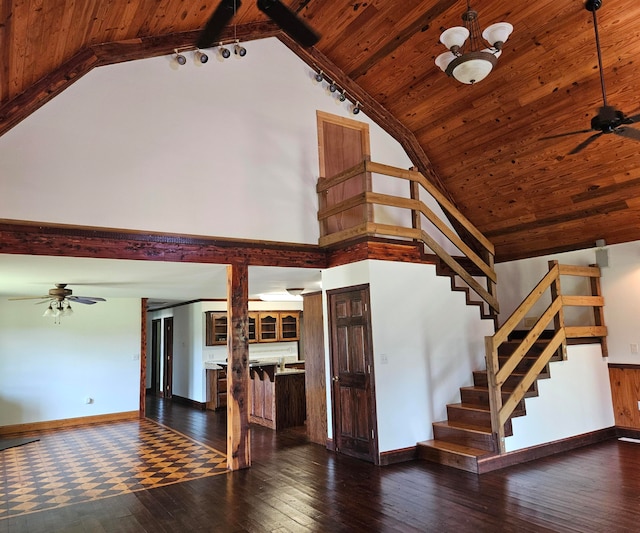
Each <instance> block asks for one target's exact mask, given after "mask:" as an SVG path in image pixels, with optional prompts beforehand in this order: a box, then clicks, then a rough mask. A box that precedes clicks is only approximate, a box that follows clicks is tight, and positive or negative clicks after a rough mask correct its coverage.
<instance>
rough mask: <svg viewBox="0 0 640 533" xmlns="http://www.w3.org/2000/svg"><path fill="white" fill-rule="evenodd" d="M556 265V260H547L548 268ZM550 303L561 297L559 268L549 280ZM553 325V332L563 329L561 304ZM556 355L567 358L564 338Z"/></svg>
mask: <svg viewBox="0 0 640 533" xmlns="http://www.w3.org/2000/svg"><path fill="white" fill-rule="evenodd" d="M556 265H558V261H549V270H552V269H553V268H554V267H555V266H556ZM550 289H551V303H553V302H555V300H556V298H562V287H561V285H560V270H558V275H557V276H556V278H555V279H554V280H553V281H552V282H551V287H550ZM553 326H554V331H555V333H558V331H560V330H564V306H563V305H561V306H560V308H559V310H558V312H557V313H556V315H555V316H554V317H553ZM558 355H559V356H560V357H561V358H562V360H563V361H566V360H567V342H566V340H565V341H564V342H563V343H562V344H561V345H560V346H559V347H558Z"/></svg>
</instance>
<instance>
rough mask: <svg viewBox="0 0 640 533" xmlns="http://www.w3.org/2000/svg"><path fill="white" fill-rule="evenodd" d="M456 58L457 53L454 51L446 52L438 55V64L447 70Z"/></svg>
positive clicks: (443, 70) (443, 69) (441, 68)
mask: <svg viewBox="0 0 640 533" xmlns="http://www.w3.org/2000/svg"><path fill="white" fill-rule="evenodd" d="M455 58H456V55H455V54H454V53H453V52H444V53H442V54H440V55H439V56H438V57H436V65H438V67H440V70H442V72H445V71H446V70H447V67H448V66H449V63H451V62H452V61H453V60H454V59H455Z"/></svg>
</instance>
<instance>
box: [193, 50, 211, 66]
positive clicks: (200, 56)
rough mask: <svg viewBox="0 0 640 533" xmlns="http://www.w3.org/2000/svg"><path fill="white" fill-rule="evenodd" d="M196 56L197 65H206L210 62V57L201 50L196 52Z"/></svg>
mask: <svg viewBox="0 0 640 533" xmlns="http://www.w3.org/2000/svg"><path fill="white" fill-rule="evenodd" d="M194 56H195V58H196V62H197V63H206V62H207V61H209V56H208V55H207V54H205V53H204V52H202V51H201V50H196V53H195V54H194Z"/></svg>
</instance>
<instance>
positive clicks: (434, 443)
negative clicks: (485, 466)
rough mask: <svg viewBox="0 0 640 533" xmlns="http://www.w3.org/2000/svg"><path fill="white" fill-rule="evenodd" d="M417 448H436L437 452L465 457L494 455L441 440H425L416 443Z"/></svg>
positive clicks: (486, 451)
mask: <svg viewBox="0 0 640 533" xmlns="http://www.w3.org/2000/svg"><path fill="white" fill-rule="evenodd" d="M418 446H426V447H430V448H436V449H438V450H442V451H446V452H452V453H456V454H459V455H464V456H465V457H481V456H485V455H495V454H494V453H493V452H490V451H488V450H482V449H480V448H472V447H471V446H464V445H462V444H455V443H453V442H446V441H443V440H425V441H422V442H419V443H418Z"/></svg>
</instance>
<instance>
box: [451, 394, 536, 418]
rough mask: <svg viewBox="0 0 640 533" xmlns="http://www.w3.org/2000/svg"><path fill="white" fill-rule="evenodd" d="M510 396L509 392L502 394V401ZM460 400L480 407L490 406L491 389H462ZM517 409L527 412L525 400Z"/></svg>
mask: <svg viewBox="0 0 640 533" xmlns="http://www.w3.org/2000/svg"><path fill="white" fill-rule="evenodd" d="M508 398H509V393H503V394H502V401H503V402H505V401H507V399H508ZM460 401H461V402H462V403H468V404H470V405H477V406H479V407H489V391H488V390H479V391H475V390H468V389H462V388H461V389H460ZM516 411H521V412H522V413H523V414H526V408H525V404H524V400H522V401H521V402H520V404H519V405H518V406H517V407H516Z"/></svg>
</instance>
